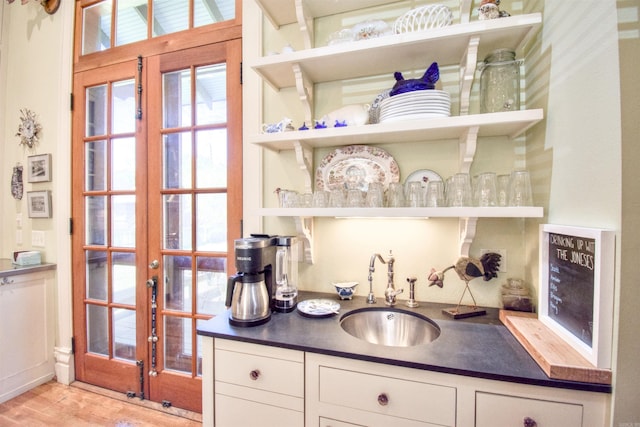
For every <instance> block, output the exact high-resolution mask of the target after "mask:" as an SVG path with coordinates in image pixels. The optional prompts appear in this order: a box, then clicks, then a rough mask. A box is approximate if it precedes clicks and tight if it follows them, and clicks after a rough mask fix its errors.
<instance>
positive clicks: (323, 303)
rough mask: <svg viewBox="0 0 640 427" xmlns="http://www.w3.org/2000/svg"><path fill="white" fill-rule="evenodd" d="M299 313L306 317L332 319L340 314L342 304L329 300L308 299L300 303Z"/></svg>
mask: <svg viewBox="0 0 640 427" xmlns="http://www.w3.org/2000/svg"><path fill="white" fill-rule="evenodd" d="M297 307H298V313H300V314H301V315H303V316H306V317H330V316H333V315H336V314H338V312H339V311H340V304H339V303H338V302H336V301H331V300H329V299H308V300H304V301H300V302H299V303H298V306H297Z"/></svg>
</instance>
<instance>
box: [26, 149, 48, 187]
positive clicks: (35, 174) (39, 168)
mask: <svg viewBox="0 0 640 427" xmlns="http://www.w3.org/2000/svg"><path fill="white" fill-rule="evenodd" d="M47 181H51V154H38V155H36V156H29V157H28V158H27V182H47Z"/></svg>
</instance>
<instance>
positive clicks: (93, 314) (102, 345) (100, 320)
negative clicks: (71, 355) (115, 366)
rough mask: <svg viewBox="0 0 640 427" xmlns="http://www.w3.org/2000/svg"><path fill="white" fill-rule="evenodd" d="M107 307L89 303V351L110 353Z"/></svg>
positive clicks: (106, 354) (103, 353)
mask: <svg viewBox="0 0 640 427" xmlns="http://www.w3.org/2000/svg"><path fill="white" fill-rule="evenodd" d="M108 342H109V327H108V322H107V307H103V306H99V305H93V304H87V351H88V352H89V353H97V354H102V355H105V356H108V355H109V344H107V343H108Z"/></svg>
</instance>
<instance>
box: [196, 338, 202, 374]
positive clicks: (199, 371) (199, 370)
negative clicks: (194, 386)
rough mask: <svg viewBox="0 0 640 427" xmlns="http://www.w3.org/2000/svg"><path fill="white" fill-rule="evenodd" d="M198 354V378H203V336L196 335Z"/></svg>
mask: <svg viewBox="0 0 640 427" xmlns="http://www.w3.org/2000/svg"><path fill="white" fill-rule="evenodd" d="M196 354H197V355H198V360H197V362H196V369H197V376H199V377H201V376H202V335H196Z"/></svg>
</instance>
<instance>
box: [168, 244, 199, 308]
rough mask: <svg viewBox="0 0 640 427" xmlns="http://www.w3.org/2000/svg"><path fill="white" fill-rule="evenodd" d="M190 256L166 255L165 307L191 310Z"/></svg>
mask: <svg viewBox="0 0 640 427" xmlns="http://www.w3.org/2000/svg"><path fill="white" fill-rule="evenodd" d="M192 276H193V274H192V271H191V257H190V256H165V257H164V277H165V280H164V308H165V309H167V310H178V311H188V312H191V289H192V287H191V286H192V285H191V282H192Z"/></svg>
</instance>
